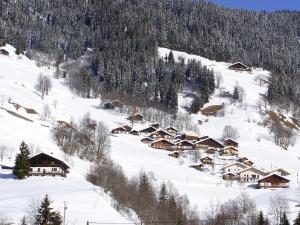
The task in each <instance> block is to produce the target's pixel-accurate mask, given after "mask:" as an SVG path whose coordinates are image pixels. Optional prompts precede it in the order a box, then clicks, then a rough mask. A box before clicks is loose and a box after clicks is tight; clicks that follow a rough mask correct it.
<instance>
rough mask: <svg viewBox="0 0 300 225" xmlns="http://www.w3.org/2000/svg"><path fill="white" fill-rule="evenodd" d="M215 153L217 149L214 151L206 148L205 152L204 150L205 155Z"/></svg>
mask: <svg viewBox="0 0 300 225" xmlns="http://www.w3.org/2000/svg"><path fill="white" fill-rule="evenodd" d="M216 152H217V149H215V148H208V149H207V150H206V153H207V154H212V155H213V154H215V153H216Z"/></svg>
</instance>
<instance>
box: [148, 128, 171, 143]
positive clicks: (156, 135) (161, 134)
mask: <svg viewBox="0 0 300 225" xmlns="http://www.w3.org/2000/svg"><path fill="white" fill-rule="evenodd" d="M149 137H150V138H152V139H153V140H155V141H156V140H159V139H166V140H173V139H174V136H173V135H172V134H169V133H168V132H166V131H164V130H157V131H154V132H153V133H151V134H150V135H149Z"/></svg>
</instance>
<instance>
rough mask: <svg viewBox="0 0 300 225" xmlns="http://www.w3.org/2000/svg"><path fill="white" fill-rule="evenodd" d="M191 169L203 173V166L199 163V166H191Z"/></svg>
mask: <svg viewBox="0 0 300 225" xmlns="http://www.w3.org/2000/svg"><path fill="white" fill-rule="evenodd" d="M189 167H191V168H194V169H196V170H200V171H201V170H202V169H203V164H202V163H197V164H193V165H190V166H189Z"/></svg>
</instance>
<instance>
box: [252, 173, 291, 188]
mask: <svg viewBox="0 0 300 225" xmlns="http://www.w3.org/2000/svg"><path fill="white" fill-rule="evenodd" d="M257 182H258V188H288V187H289V182H290V181H289V180H288V179H286V178H285V177H283V176H280V175H278V174H276V173H273V174H268V175H267V176H265V177H263V178H261V179H259V180H258V181H257Z"/></svg>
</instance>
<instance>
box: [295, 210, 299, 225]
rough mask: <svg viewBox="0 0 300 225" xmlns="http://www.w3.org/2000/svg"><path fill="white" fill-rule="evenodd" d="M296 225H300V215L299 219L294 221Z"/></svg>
mask: <svg viewBox="0 0 300 225" xmlns="http://www.w3.org/2000/svg"><path fill="white" fill-rule="evenodd" d="M294 225H300V213H299V214H298V216H297V218H296V219H295V220H294Z"/></svg>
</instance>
